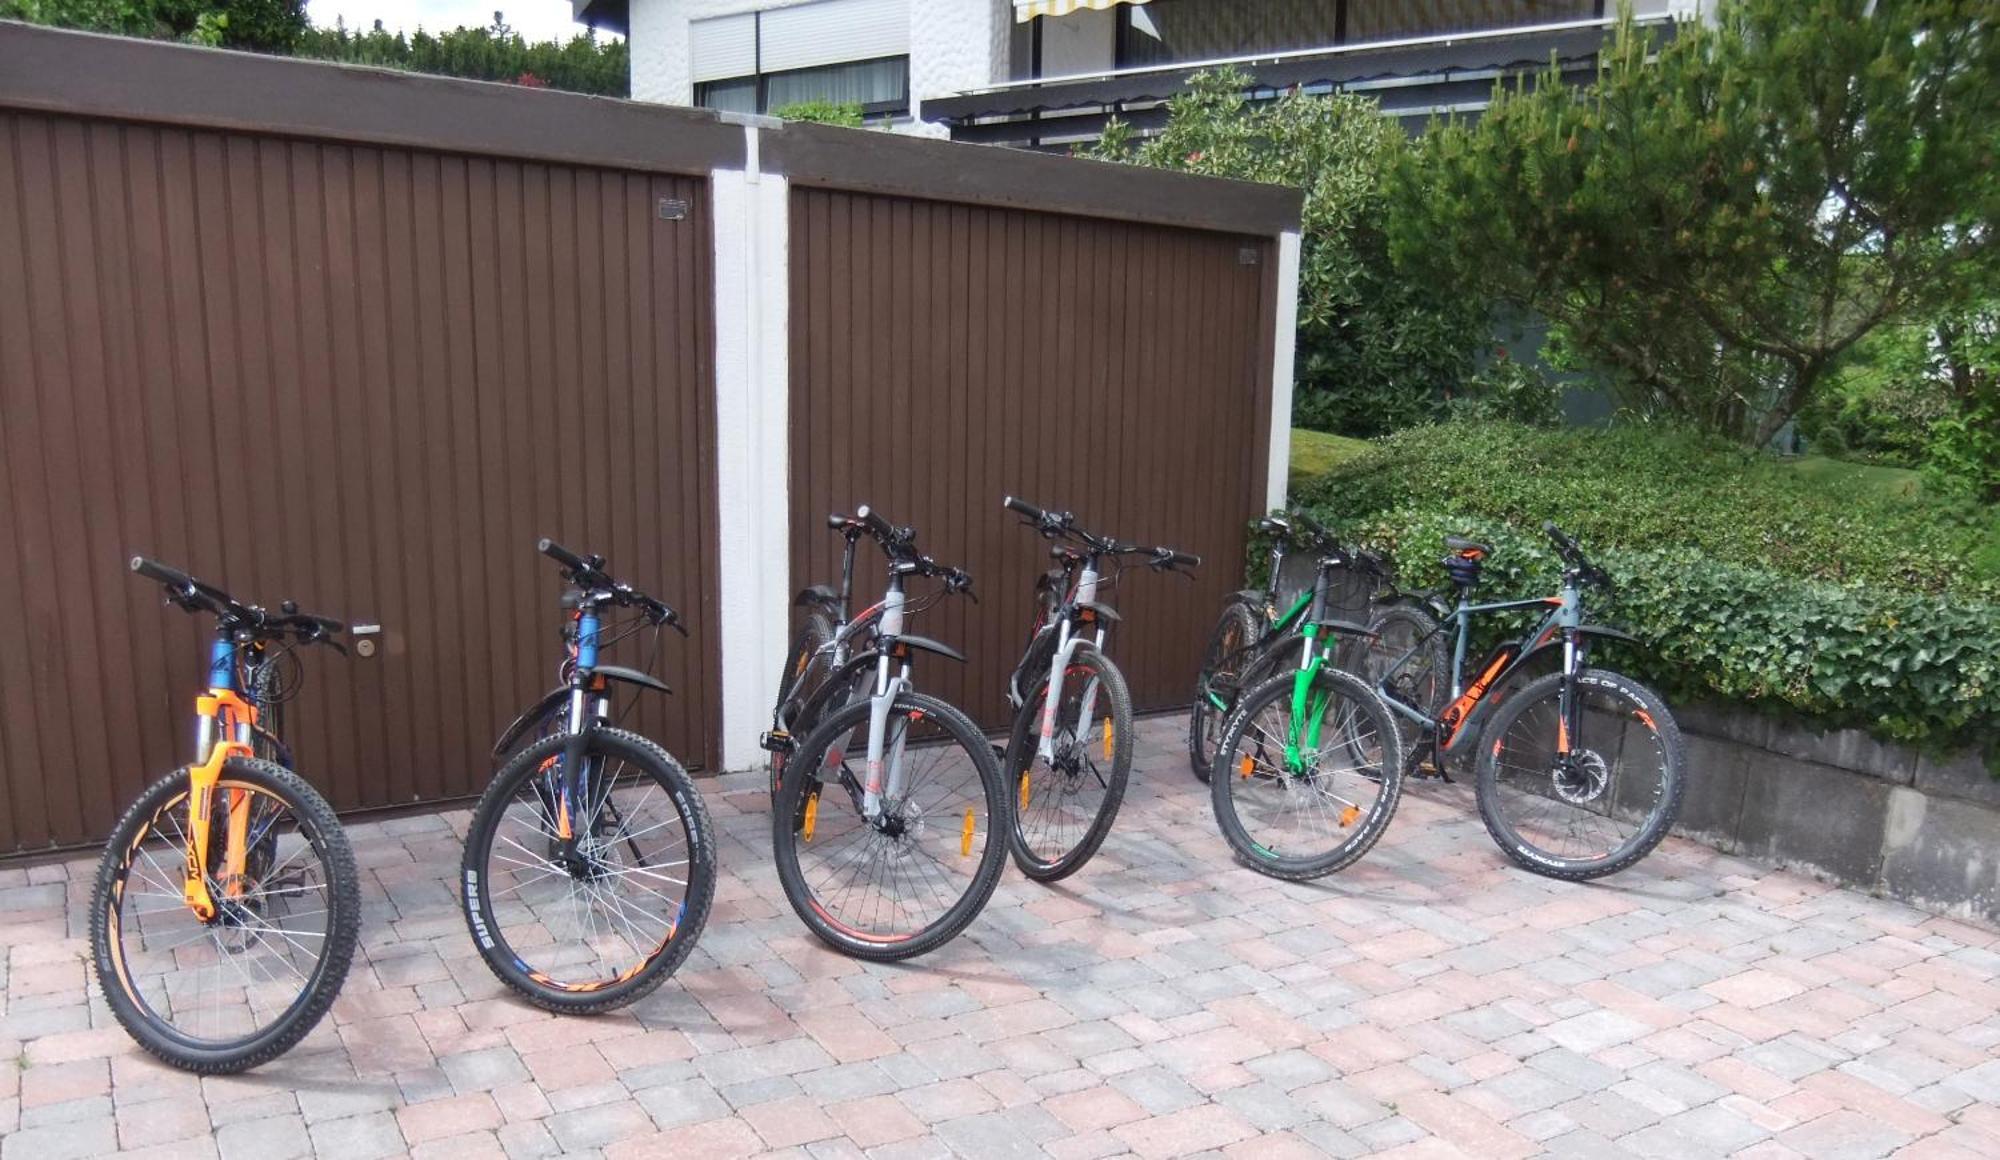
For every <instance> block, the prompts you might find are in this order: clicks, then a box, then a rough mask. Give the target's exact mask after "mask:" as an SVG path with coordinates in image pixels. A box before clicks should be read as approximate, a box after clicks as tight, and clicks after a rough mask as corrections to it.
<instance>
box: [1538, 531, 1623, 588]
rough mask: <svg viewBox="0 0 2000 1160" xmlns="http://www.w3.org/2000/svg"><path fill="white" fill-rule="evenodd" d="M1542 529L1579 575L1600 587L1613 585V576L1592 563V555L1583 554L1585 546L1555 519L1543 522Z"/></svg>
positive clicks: (1564, 560) (1557, 551)
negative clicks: (1557, 524)
mask: <svg viewBox="0 0 2000 1160" xmlns="http://www.w3.org/2000/svg"><path fill="white" fill-rule="evenodd" d="M1542 531H1543V532H1544V533H1545V534H1547V536H1548V537H1549V539H1550V540H1551V541H1553V542H1554V543H1555V546H1556V554H1557V555H1559V556H1561V557H1562V558H1563V563H1565V564H1568V565H1569V566H1570V568H1571V569H1573V570H1574V571H1575V572H1576V573H1577V575H1578V576H1579V577H1581V578H1582V579H1584V580H1586V581H1588V582H1590V583H1592V584H1595V585H1597V586H1598V587H1600V588H1610V587H1611V586H1612V584H1611V577H1610V576H1609V575H1608V574H1606V573H1605V571H1604V569H1602V568H1599V567H1598V566H1597V565H1596V564H1593V563H1591V561H1590V557H1588V556H1585V555H1584V554H1583V546H1582V545H1581V544H1578V543H1577V542H1576V540H1575V539H1574V538H1573V537H1572V536H1571V535H1570V534H1569V533H1568V532H1565V531H1563V530H1562V529H1561V528H1559V527H1557V526H1556V524H1555V521H1554V520H1548V521H1545V522H1544V523H1543V524H1542Z"/></svg>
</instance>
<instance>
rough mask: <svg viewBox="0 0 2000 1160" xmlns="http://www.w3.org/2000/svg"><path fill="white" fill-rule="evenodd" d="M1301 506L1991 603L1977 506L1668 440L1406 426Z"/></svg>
mask: <svg viewBox="0 0 2000 1160" xmlns="http://www.w3.org/2000/svg"><path fill="white" fill-rule="evenodd" d="M1299 498H1300V499H1301V500H1302V501H1303V502H1306V503H1309V504H1315V505H1319V506H1320V507H1322V508H1323V510H1326V511H1327V512H1328V513H1329V514H1331V515H1333V516H1335V517H1336V518H1340V519H1343V520H1351V519H1354V518H1359V517H1362V516H1368V515H1372V514H1375V513H1378V512H1385V511H1390V510H1394V509H1398V508H1410V509H1414V510H1418V511H1429V512H1453V513H1456V514H1458V515H1462V516H1466V517H1468V518H1472V519H1476V520H1480V521H1484V522H1486V523H1489V524H1495V525H1513V526H1517V527H1522V528H1530V529H1533V528H1539V527H1540V526H1541V521H1543V520H1545V519H1553V520H1555V521H1557V522H1558V523H1560V524H1562V525H1563V526H1564V527H1565V528H1567V529H1568V530H1569V531H1570V532H1571V533H1573V534H1574V535H1576V536H1578V537H1579V538H1580V539H1581V540H1582V541H1583V542H1584V543H1586V544H1593V545H1597V546H1600V547H1614V546H1615V547H1622V548H1633V549H1659V548H1690V549H1694V550H1697V551H1699V552H1701V553H1703V554H1705V555H1707V556H1709V557H1710V558H1712V559H1715V560H1719V561H1725V562H1728V563H1731V564H1739V565H1745V566H1751V567H1760V568H1767V569H1770V570H1771V571H1773V572H1774V573H1776V574H1778V575H1782V576H1792V577H1796V578H1799V579H1802V580H1817V581H1825V582H1831V583H1842V584H1851V585H1878V586H1883V587H1888V588H1893V589H1897V590H1901V591H1908V592H1917V593H1926V594H1933V595H1945V594H1954V595H1959V596H1970V597H1976V598H1980V599H1985V600H1992V599H1996V598H2000V570H1996V568H1995V565H1994V564H1993V562H1992V561H1991V560H1990V558H1989V557H1990V553H1991V544H1990V542H1989V539H1990V537H1991V535H1992V532H1991V530H1990V525H1988V524H1986V523H1984V522H1982V521H1981V520H1980V519H1979V518H1977V517H1976V515H1975V514H1974V509H1971V508H1968V507H1966V506H1963V505H1959V504H1953V503H1945V502H1938V501H1927V500H1923V499H1910V498H1904V497H1900V496H1895V495H1890V494H1886V493H1884V492H1882V491H1880V490H1878V489H1875V488H1873V487H1865V486H1860V485H1855V486H1840V485H1839V484H1838V483H1837V482H1835V481H1830V480H1828V479H1826V478H1823V477H1821V478H1804V477H1801V476H1799V475H1797V474H1795V473H1794V472H1793V471H1792V469H1791V468H1790V467H1789V466H1788V465H1786V464H1785V463H1782V462H1779V461H1776V460H1773V459H1771V458H1769V457H1767V456H1764V455H1761V454H1758V453H1755V452H1750V451H1746V450H1743V449H1741V448H1739V447H1737V446H1735V445H1733V444H1731V443H1728V442H1725V441H1723V440H1721V439H1719V438H1715V437H1710V436H1703V435H1700V434H1696V433H1693V432H1689V431H1684V430H1679V429H1675V428H1670V427H1648V426H1638V427H1621V428H1613V429H1611V430H1608V431H1597V430H1580V429H1569V430H1557V431H1543V430H1535V429H1532V428H1528V427H1522V426H1517V425H1513V424H1505V423H1448V424H1444V425H1441V426H1433V427H1423V428H1417V429H1414V430H1410V431H1404V432H1400V433H1398V434H1396V435H1392V436H1390V437H1389V438H1387V439H1385V440H1382V441H1381V442H1379V443H1377V444H1376V447H1375V450H1374V451H1373V452H1372V453H1371V454H1368V455H1365V456H1362V457H1360V458H1357V459H1353V460H1349V461H1347V462H1346V463H1343V464H1341V465H1339V466H1338V467H1336V468H1335V469H1334V470H1332V471H1331V472H1329V473H1327V474H1326V475H1325V476H1323V477H1321V478H1320V479H1319V480H1318V481H1316V482H1315V483H1312V484H1308V485H1306V486H1305V487H1304V488H1302V489H1301V490H1300V493H1299Z"/></svg>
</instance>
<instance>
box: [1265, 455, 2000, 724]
mask: <svg viewBox="0 0 2000 1160" xmlns="http://www.w3.org/2000/svg"><path fill="white" fill-rule="evenodd" d="M1303 490H1304V492H1305V494H1304V495H1303V496H1301V497H1299V498H1301V499H1303V500H1304V501H1305V504H1306V506H1307V507H1308V508H1310V509H1311V510H1313V511H1314V512H1315V514H1316V515H1317V516H1318V517H1319V518H1321V519H1322V520H1324V521H1326V522H1327V523H1328V524H1329V525H1330V526H1334V527H1337V528H1344V529H1346V530H1347V531H1348V532H1350V533H1352V534H1354V535H1356V536H1357V538H1360V539H1363V540H1366V541H1368V542H1369V543H1371V544H1373V545H1375V546H1378V547H1381V548H1384V549H1387V550H1388V551H1389V553H1390V554H1391V555H1392V556H1393V557H1394V558H1395V560H1396V563H1397V566H1398V569H1399V573H1400V575H1401V577H1402V579H1403V581H1404V583H1405V584H1407V585H1410V586H1417V587H1442V586H1443V585H1444V578H1443V574H1442V570H1441V569H1440V568H1439V566H1438V559H1439V557H1440V556H1441V554H1442V550H1441V545H1440V541H1441V538H1442V537H1443V536H1444V535H1445V534H1447V533H1452V534H1469V535H1473V536H1477V537H1480V538H1482V539H1488V540H1490V541H1491V542H1493V543H1494V545H1495V547H1496V549H1497V550H1496V552H1495V555H1494V558H1493V559H1492V560H1491V561H1490V562H1489V566H1488V568H1487V571H1486V575H1487V578H1488V582H1487V585H1486V587H1485V589H1483V592H1484V593H1485V594H1486V595H1490V596H1491V597H1493V598H1494V599H1502V598H1506V597H1510V596H1533V595H1546V594H1547V593H1548V592H1550V591H1552V590H1553V586H1554V584H1555V582H1556V578H1557V574H1558V568H1559V565H1558V562H1557V560H1556V557H1555V555H1554V553H1553V552H1552V551H1551V550H1550V548H1549V544H1548V541H1547V539H1546V538H1545V537H1544V536H1543V535H1542V534H1541V532H1540V531H1539V528H1540V525H1541V521H1542V520H1544V519H1553V520H1555V521H1557V522H1558V523H1560V524H1562V525H1563V526H1564V527H1565V528H1567V529H1569V530H1570V531H1571V532H1573V533H1574V534H1576V535H1577V537H1578V538H1579V539H1580V540H1581V541H1582V543H1583V544H1584V546H1585V549H1586V550H1587V551H1589V552H1590V553H1591V555H1592V557H1593V558H1594V559H1596V560H1597V561H1598V562H1599V563H1600V564H1602V565H1603V566H1604V568H1605V570H1606V571H1607V572H1609V573H1610V574H1611V575H1612V577H1613V578H1614V579H1615V580H1616V582H1617V591H1616V593H1615V594H1614V595H1613V596H1612V597H1610V598H1609V599H1600V600H1599V601H1598V603H1597V604H1596V605H1595V606H1594V609H1593V618H1595V619H1601V620H1604V621H1606V622H1608V623H1611V624H1614V625H1617V626H1618V627H1621V628H1623V629H1625V630H1626V631H1628V632H1631V633H1633V634H1634V635H1636V636H1638V637H1640V638H1641V639H1642V640H1644V641H1645V642H1646V648H1645V649H1644V650H1631V649H1621V650H1619V652H1618V654H1617V655H1615V656H1613V655H1609V654H1607V656H1606V660H1607V661H1608V662H1610V663H1614V664H1616V665H1618V666H1619V667H1621V668H1625V669H1628V670H1630V671H1632V672H1633V673H1634V674H1635V675H1638V676H1641V677H1643V678H1645V679H1647V680H1650V681H1652V682H1654V683H1655V684H1657V685H1659V686H1660V687H1661V688H1662V690H1663V691H1664V692H1666V693H1667V694H1668V695H1669V696H1670V697H1679V698H1684V699H1689V698H1693V699H1699V698H1726V699H1729V700H1733V701H1740V702H1743V703H1745V704H1748V705H1750V706H1753V707H1757V708H1762V709H1765V710H1769V711H1778V712H1786V713H1790V714H1796V715H1802V716H1805V717H1808V718H1811V719H1813V720H1815V721H1817V722H1819V723H1821V724H1823V725H1827V726H1841V727H1845V726H1856V727H1860V728H1865V729H1867V730H1869V731H1870V732H1872V733H1875V734H1877V735H1878V736H1881V737H1884V738H1887V739H1890V740H1896V741H1906V742H1912V743H1916V744H1919V745H1922V746H1924V747H1925V748H1928V749H1932V750H1949V749H1957V748H1963V747H1969V746H1982V747H1986V748H1987V749H1988V751H1989V753H1991V752H1992V746H1993V741H1994V739H1995V738H1996V737H2000V603H1996V602H1995V601H1994V600H1993V599H1991V596H1992V594H1993V593H1994V592H1995V591H1996V588H2000V585H1996V583H1995V580H1994V577H1993V576H1992V575H1991V574H1989V573H1987V572H1985V571H1983V570H1982V568H1981V567H1979V566H1977V565H1975V564H1972V563H1969V562H1968V561H1969V560H1970V559H1971V557H1972V556H1973V555H1974V554H1975V553H1974V549H1975V548H1977V547H1978V546H1979V543H1978V541H1979V539H1980V537H1979V529H1978V528H1977V527H1976V526H1973V525H1968V524H1966V523H1964V522H1962V521H1960V520H1958V519H1957V518H1956V517H1954V516H1951V515H1949V514H1943V513H1940V512H1937V511H1933V510H1930V509H1929V508H1926V507H1924V506H1923V505H1919V504H1914V503H1910V502H1907V501H1895V500H1894V499H1893V497H1879V496H1870V495H1865V494H1848V489H1844V488H1838V487H1830V486H1827V485H1826V484H1824V483H1823V482H1822V483H1821V484H1819V485H1818V486H1799V481H1796V480H1792V479H1791V478H1789V477H1788V476H1787V475H1785V474H1784V472H1783V468H1782V465H1779V464H1772V463H1769V462H1766V461H1758V460H1755V459H1754V458H1752V457H1747V456H1739V455H1735V454H1733V453H1731V454H1730V455H1728V456H1720V455H1719V454H1718V451H1717V449H1716V448H1715V447H1714V446H1713V445H1711V444H1708V443H1706V442H1704V441H1702V440H1699V439H1689V438H1687V437H1684V436H1680V435H1675V434H1671V433H1666V432H1658V431H1648V430H1639V431H1622V432H1615V433H1604V432H1579V431H1568V432H1535V431H1527V430H1524V429H1519V428H1512V427H1504V426H1502V427H1488V426H1484V425H1480V426H1473V425H1467V424H1454V425H1447V426H1445V427H1439V428H1432V429H1428V430H1423V431H1413V432H1408V433H1405V434H1403V435H1399V436H1396V437H1393V438H1391V439H1389V440H1387V441H1385V442H1384V443H1383V444H1382V445H1381V446H1380V447H1379V448H1378V450H1377V451H1376V452H1375V453H1373V454H1371V455H1369V456H1365V457H1363V458H1361V459H1359V460H1356V461H1353V462H1351V463H1348V464H1346V465H1343V466H1342V467H1339V468H1336V469H1335V470H1334V471H1332V472H1330V473H1329V474H1328V475H1326V476H1325V477H1322V479H1321V480H1319V481H1318V482H1316V483H1315V484H1313V485H1310V486H1309V487H1307V488H1305V489H1303ZM1954 551H1957V552H1959V553H1960V554H1958V555H1956V556H1954V555H1953V553H1954Z"/></svg>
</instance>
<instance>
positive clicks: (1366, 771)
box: [1209, 668, 1403, 881]
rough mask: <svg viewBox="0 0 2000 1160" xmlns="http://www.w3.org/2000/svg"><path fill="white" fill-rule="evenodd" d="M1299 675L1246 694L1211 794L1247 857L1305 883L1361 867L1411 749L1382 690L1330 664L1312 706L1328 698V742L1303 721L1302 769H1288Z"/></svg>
mask: <svg viewBox="0 0 2000 1160" xmlns="http://www.w3.org/2000/svg"><path fill="white" fill-rule="evenodd" d="M1295 676H1296V674H1295V673H1294V672H1285V673H1280V674H1279V675H1277V676H1275V677H1272V678H1271V679H1270V680H1268V681H1265V682H1264V683H1263V684H1261V685H1258V686H1257V687H1256V688H1255V689H1252V690H1251V691H1250V692H1248V693H1246V694H1244V697H1243V700H1242V702H1241V704H1240V705H1239V707H1238V708H1237V710H1236V712H1235V714H1234V715H1233V716H1231V717H1230V719H1229V724H1228V726H1227V727H1226V728H1225V729H1224V730H1223V735H1222V741H1221V743H1220V744H1219V745H1218V746H1217V748H1216V756H1215V767H1214V769H1213V771H1212V772H1211V774H1210V780H1209V795H1210V797H1211V799H1212V800H1213V802H1214V806H1215V818H1216V822H1217V823H1218V824H1219V825H1220V826H1221V828H1222V836H1223V838H1224V839H1226V840H1227V841H1228V842H1229V845H1230V846H1231V847H1232V848H1233V849H1234V850H1235V851H1236V853H1237V855H1238V856H1240V857H1241V858H1242V859H1243V860H1244V862H1245V863H1246V864H1248V865H1249V866H1250V867H1251V868H1252V869H1254V870H1257V871H1259V872H1260V873H1264V874H1268V875H1270V876H1272V877H1274V878H1286V879H1290V880H1292V881H1303V880H1305V879H1309V878H1319V877H1322V876H1324V875H1327V874H1331V873H1333V872H1334V871H1336V870H1340V869H1343V868H1345V867H1347V866H1349V865H1351V864H1352V863H1354V862H1355V861H1356V860H1357V859H1359V858H1360V857H1361V856H1362V855H1363V854H1366V853H1367V852H1368V850H1369V849H1370V847H1372V846H1374V845H1375V843H1376V841H1377V840H1378V839H1380V838H1381V836H1382V833H1383V831H1385V830H1387V829H1388V828H1389V820H1390V819H1391V818H1392V817H1394V816H1395V813H1396V802H1397V800H1398V798H1399V797H1400V796H1401V795H1402V788H1403V752H1402V742H1401V740H1400V739H1399V737H1398V735H1397V733H1396V726H1395V723H1394V722H1393V721H1391V720H1390V717H1389V709H1388V707H1387V706H1386V705H1384V704H1383V703H1382V698H1381V697H1379V696H1377V695H1376V694H1375V692H1374V691H1373V690H1372V689H1370V688H1368V686H1367V685H1365V684H1363V683H1362V682H1361V681H1360V680H1358V679H1357V678H1355V677H1354V676H1352V675H1351V674H1348V673H1344V672H1340V671H1339V670H1336V669H1332V668H1322V669H1321V670H1320V672H1319V675H1318V676H1317V677H1316V678H1315V679H1314V686H1313V689H1312V692H1311V694H1310V697H1311V698H1312V700H1310V701H1309V702H1308V708H1307V711H1308V713H1311V712H1313V708H1314V705H1315V704H1317V706H1318V713H1317V716H1318V720H1319V736H1318V743H1317V745H1311V744H1309V741H1310V734H1309V729H1310V724H1311V723H1310V722H1309V721H1301V722H1300V729H1299V737H1300V742H1299V755H1298V757H1299V761H1298V767H1297V768H1296V769H1293V768H1288V766H1287V761H1286V754H1285V750H1286V745H1287V739H1288V738H1289V737H1290V736H1291V729H1292V720H1293V713H1292V687H1293V681H1294V679H1295Z"/></svg>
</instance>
